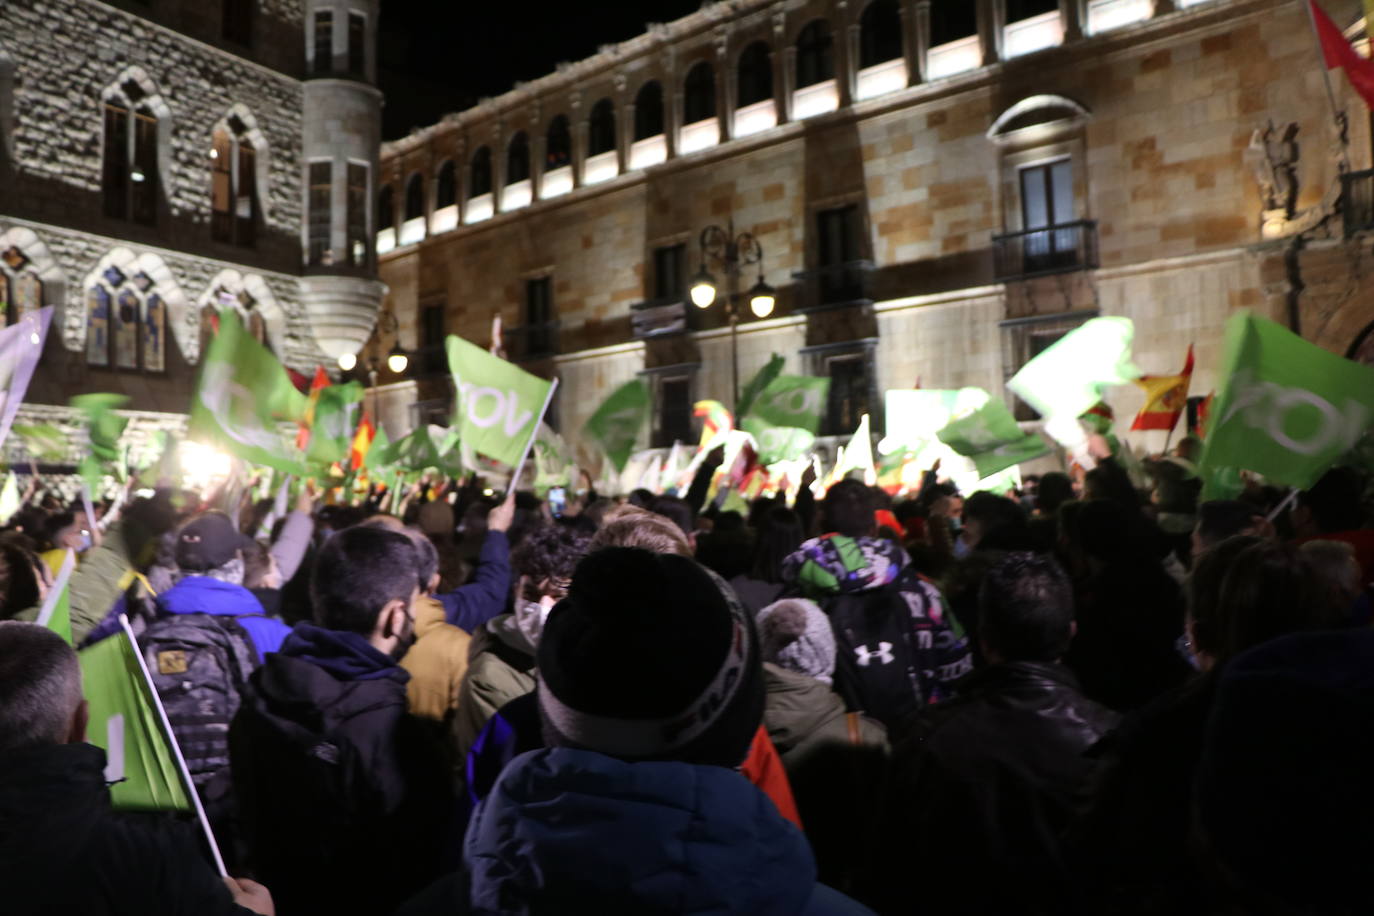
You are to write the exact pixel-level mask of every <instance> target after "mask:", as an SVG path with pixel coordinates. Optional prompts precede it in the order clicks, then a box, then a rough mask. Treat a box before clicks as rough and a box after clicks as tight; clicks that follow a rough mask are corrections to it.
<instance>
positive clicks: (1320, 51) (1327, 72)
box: [1303, 0, 1350, 172]
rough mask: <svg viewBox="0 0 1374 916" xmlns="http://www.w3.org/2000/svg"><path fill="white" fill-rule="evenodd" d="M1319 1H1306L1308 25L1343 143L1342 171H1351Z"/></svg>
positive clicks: (1337, 129)
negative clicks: (1320, 26) (1319, 21)
mask: <svg viewBox="0 0 1374 916" xmlns="http://www.w3.org/2000/svg"><path fill="white" fill-rule="evenodd" d="M1316 2H1317V0H1305V3H1304V4H1303V5H1304V6H1306V7H1307V25H1308V26H1309V27H1310V28H1311V29H1312V37H1313V38H1314V39H1315V40H1316V42H1317V57H1319V58H1320V59H1321V69H1322V83H1323V84H1325V86H1326V100H1327V102H1329V103H1330V104H1331V120H1332V121H1334V122H1335V124H1336V136H1337V138H1339V139H1340V141H1341V171H1342V172H1348V171H1350V163H1349V162H1348V161H1347V159H1346V146H1347V145H1348V143H1349V140H1348V139H1347V137H1346V130H1347V124H1346V120H1345V112H1344V111H1342V110H1341V109H1340V108H1339V107H1338V106H1337V105H1336V90H1335V89H1333V88H1332V86H1331V68H1330V66H1329V65H1328V64H1327V62H1326V48H1325V46H1324V45H1323V44H1322V36H1321V33H1320V32H1318V31H1317V13H1316V11H1315V10H1314V9H1313V8H1312V7H1313V5H1314V4H1315V3H1316Z"/></svg>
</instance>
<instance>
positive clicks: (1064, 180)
mask: <svg viewBox="0 0 1374 916" xmlns="http://www.w3.org/2000/svg"><path fill="white" fill-rule="evenodd" d="M1073 222H1074V204H1073V164H1072V163H1071V162H1070V161H1069V160H1068V159H1061V160H1059V161H1058V162H1049V163H1046V164H1044V165H1032V166H1028V167H1026V168H1023V169H1022V170H1021V228H1022V229H1023V230H1026V231H1027V232H1028V233H1029V234H1028V235H1026V236H1025V241H1024V242H1023V246H1024V251H1025V270H1026V272H1027V273H1034V272H1037V271H1041V270H1052V269H1055V268H1057V267H1064V266H1072V265H1073V264H1074V263H1076V262H1077V260H1078V257H1079V255H1078V232H1077V231H1076V230H1075V229H1056V228H1055V227H1057V226H1064V225H1067V224H1071V223H1073ZM1036 229H1043V230H1045V231H1043V232H1034V231H1031V230H1036Z"/></svg>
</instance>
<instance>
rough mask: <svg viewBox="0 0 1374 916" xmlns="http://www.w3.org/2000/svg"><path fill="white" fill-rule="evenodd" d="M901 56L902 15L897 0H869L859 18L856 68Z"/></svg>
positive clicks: (870, 65)
mask: <svg viewBox="0 0 1374 916" xmlns="http://www.w3.org/2000/svg"><path fill="white" fill-rule="evenodd" d="M901 56H902V14H901V12H900V11H899V10H898V8H897V0H873V2H871V3H869V4H868V6H867V7H866V8H865V9H864V13H863V16H862V17H860V19H859V67H860V68H863V67H872V66H874V65H876V64H881V63H885V62H886V61H889V60H896V59H897V58H899V57H901Z"/></svg>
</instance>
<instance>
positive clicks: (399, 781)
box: [229, 624, 453, 916]
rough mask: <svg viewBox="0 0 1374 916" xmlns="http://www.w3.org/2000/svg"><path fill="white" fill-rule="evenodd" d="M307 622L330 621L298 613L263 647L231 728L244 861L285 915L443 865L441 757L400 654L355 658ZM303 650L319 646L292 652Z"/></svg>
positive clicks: (404, 883)
mask: <svg viewBox="0 0 1374 916" xmlns="http://www.w3.org/2000/svg"><path fill="white" fill-rule="evenodd" d="M303 630H312V631H313V632H315V633H316V634H317V635H318V634H320V633H324V634H328V633H329V631H320V630H318V628H310V627H307V626H306V625H304V624H302V625H300V626H298V627H297V628H296V631H295V634H293V636H292V637H291V639H290V640H289V641H288V643H285V644H283V647H282V648H283V651H282V652H280V653H274V654H270V655H268V656H267V661H266V662H265V663H264V664H263V666H262V667H261V668H259V669H258V670H257V671H255V672H254V673H253V675H252V677H251V678H250V680H249V689H248V691H247V693H246V695H245V697H244V701H243V705H242V706H240V708H239V713H238V715H237V716H236V717H235V719H234V723H233V726H232V727H231V729H230V734H229V746H230V756H231V760H232V767H233V775H234V789H235V792H236V793H237V796H238V801H239V810H240V813H241V814H240V816H241V818H242V822H243V828H244V837H245V840H246V842H247V846H248V853H249V862H250V863H251V865H252V867H253V868H254V870H255V872H256V874H257V876H258V878H259V880H261V881H262V882H263V883H264V884H266V885H267V886H268V887H269V888H270V889H271V891H272V894H273V897H274V898H275V900H276V903H277V913H278V914H280V916H294V914H298V913H329V914H331V916H340V914H349V913H358V914H364V913H366V914H369V916H370V914H376V913H387V912H390V911H391V910H392V909H394V908H395V907H396V905H397V904H398V903H400V902H401V901H402V900H404V899H405V898H406V897H407V896H408V895H409V894H411V893H413V892H414V891H415V889H416V888H418V887H423V886H424V885H425V884H427V883H428V882H430V881H432V880H433V879H434V878H436V877H438V875H439V874H440V873H441V871H442V866H441V863H440V861H439V858H440V850H441V848H442V840H443V836H444V830H445V829H446V828H447V826H448V822H449V820H450V819H451V817H452V814H453V801H452V793H451V790H450V789H449V782H448V778H447V774H446V768H445V767H444V764H443V756H442V754H441V752H440V748H439V747H438V746H437V745H436V744H435V742H434V740H433V738H432V736H431V735H430V733H429V731H428V730H427V729H426V728H425V727H424V725H423V724H422V723H420V722H419V721H418V720H416V719H414V718H412V717H411V716H409V715H408V714H407V713H406V691H405V683H406V680H407V679H408V678H407V676H406V674H405V672H404V671H403V670H402V669H401V668H400V667H399V666H394V665H392V666H390V667H387V666H386V665H380V666H379V667H378V668H377V669H376V670H373V671H363V670H359V669H358V668H356V667H353V668H350V667H349V664H346V662H349V663H356V662H357V659H356V658H351V659H350V658H345V657H343V656H334V657H330V656H329V652H330V651H332V649H331V647H330V646H329V645H327V644H325V643H318V644H316V645H314V646H308V647H306V649H302V648H301V646H302V643H301V642H300V641H299V636H300V634H301V633H302V632H303ZM292 641H295V642H294V643H293V642H292ZM307 649H308V650H309V651H315V652H317V653H318V654H319V655H320V656H323V657H313V656H312V657H311V658H309V659H307V658H303V657H298V656H293V655H291V654H288V653H289V652H292V651H306V650H307ZM379 655H380V654H379ZM332 662H337V664H333V665H332V670H331V663H332Z"/></svg>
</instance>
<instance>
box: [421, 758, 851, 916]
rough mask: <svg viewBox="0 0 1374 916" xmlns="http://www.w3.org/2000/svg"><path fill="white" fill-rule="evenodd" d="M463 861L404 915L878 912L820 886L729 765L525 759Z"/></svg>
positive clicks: (799, 843) (507, 778)
mask: <svg viewBox="0 0 1374 916" xmlns="http://www.w3.org/2000/svg"><path fill="white" fill-rule="evenodd" d="M463 858H464V865H465V872H466V874H462V875H454V876H452V877H451V878H450V879H448V880H447V881H446V882H445V883H444V884H442V885H440V886H437V887H436V888H433V889H431V891H430V892H428V893H427V894H426V895H424V897H423V899H417V900H415V901H412V903H411V904H410V905H408V906H407V907H405V908H403V909H402V910H401V914H403V916H420V914H427V913H435V914H437V913H472V914H483V916H485V914H498V913H500V914H525V913H533V912H544V913H598V914H630V913H634V914H645V913H685V914H730V913H747V914H750V916H800V914H837V916H838V914H851V913H853V914H858V913H867V912H869V911H868V910H867V909H865V908H864V907H862V906H860V905H859V904H857V903H855V902H854V901H852V900H850V899H849V898H847V897H844V896H843V895H841V894H839V893H838V892H836V891H833V890H831V889H830V888H827V887H825V886H823V885H820V884H817V883H816V869H815V863H814V861H813V860H812V857H811V852H810V850H809V848H808V847H807V843H806V839H805V838H804V837H803V836H802V834H801V833H800V832H799V831H798V830H797V829H796V828H794V827H793V826H792V825H791V824H789V823H787V821H785V820H784V819H783V818H782V817H781V816H780V815H779V814H778V812H777V809H776V808H775V807H774V805H773V804H772V803H771V802H770V801H768V799H767V798H766V796H764V795H763V794H762V793H761V792H759V790H757V789H756V788H754V787H753V786H751V785H750V784H749V782H748V780H746V779H745V778H744V777H743V776H741V775H740V774H739V773H736V772H734V771H732V770H728V769H725V768H723V767H714V766H700V765H693V764H687V763H677V762H642V763H627V762H625V761H621V760H618V759H616V758H613V757H607V756H605V755H603V754H598V753H595V752H592V751H582V750H573V749H569V748H550V749H545V750H541V751H534V752H531V753H528V754H523V755H521V756H520V757H517V758H516V759H515V760H513V761H512V762H511V763H510V765H509V766H508V767H507V768H506V769H505V771H504V772H503V773H502V775H501V778H500V780H499V781H498V783H497V785H496V787H495V789H494V790H493V792H492V794H491V796H490V797H489V798H488V799H487V800H486V801H485V802H484V803H483V804H482V806H481V807H480V808H479V809H478V811H477V813H476V814H475V815H474V818H473V821H472V823H471V824H470V825H469V827H468V833H467V839H466V841H465V844H464V853H463Z"/></svg>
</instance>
